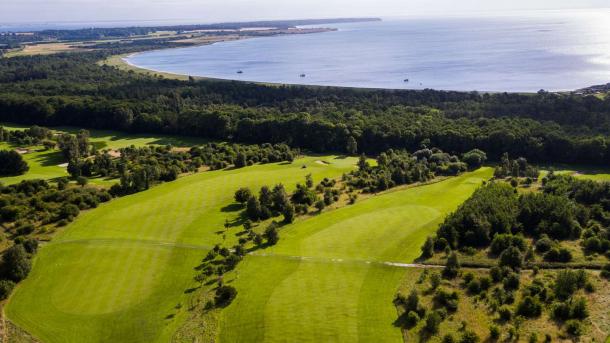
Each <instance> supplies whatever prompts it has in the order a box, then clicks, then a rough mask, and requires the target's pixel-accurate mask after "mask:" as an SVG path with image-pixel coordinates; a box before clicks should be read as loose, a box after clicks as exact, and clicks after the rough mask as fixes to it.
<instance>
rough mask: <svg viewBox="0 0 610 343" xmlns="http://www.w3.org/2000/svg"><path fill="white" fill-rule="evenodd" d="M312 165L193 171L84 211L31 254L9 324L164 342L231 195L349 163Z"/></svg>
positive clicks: (215, 239)
mask: <svg viewBox="0 0 610 343" xmlns="http://www.w3.org/2000/svg"><path fill="white" fill-rule="evenodd" d="M319 159H320V157H308V158H303V159H298V160H296V161H295V162H294V163H292V164H287V163H280V164H268V165H257V166H253V167H248V168H243V169H234V170H228V171H227V170H225V171H213V172H205V173H200V174H196V175H193V176H188V177H184V178H181V179H179V180H177V181H174V182H170V183H165V184H162V185H159V186H157V187H154V188H152V189H151V190H148V191H146V192H142V193H138V194H135V195H132V196H128V197H124V198H120V199H117V200H114V201H112V202H110V203H108V204H104V205H102V206H100V207H99V208H98V209H95V210H92V211H89V212H87V213H83V214H82V215H81V216H79V217H78V219H77V220H76V221H75V222H74V223H73V224H71V225H70V226H68V227H67V228H66V229H65V230H64V231H63V232H60V233H59V234H58V235H57V236H56V238H55V239H54V240H53V241H52V242H51V243H48V244H46V245H44V246H43V247H42V248H41V249H40V252H39V253H38V255H37V256H36V259H35V261H34V268H33V270H32V272H31V274H30V276H29V277H28V278H27V279H26V280H25V281H24V282H23V283H21V284H20V285H19V286H18V287H17V289H16V290H15V292H14V293H13V295H12V296H11V298H10V300H9V303H8V305H7V306H6V308H5V311H6V314H7V316H8V318H9V319H11V320H12V321H13V322H15V323H16V324H17V325H19V326H21V327H23V328H24V329H26V330H27V331H28V332H30V333H32V334H33V335H35V336H36V337H38V338H40V339H41V340H42V341H44V342H155V341H157V342H167V341H169V340H170V337H171V335H172V334H173V332H175V330H176V328H178V327H179V326H180V325H181V324H182V323H183V321H184V319H185V318H186V317H187V316H188V303H189V299H190V297H191V293H190V292H189V291H187V290H188V289H190V288H192V287H194V286H196V282H195V281H193V277H194V276H195V275H196V271H195V270H194V269H193V268H194V267H195V266H197V265H198V264H199V261H200V260H201V259H202V258H203V257H204V256H205V254H206V252H207V250H208V249H209V248H210V247H211V246H212V245H214V244H216V243H219V242H222V241H223V235H222V230H223V224H224V222H225V219H226V218H234V217H235V216H236V215H237V212H231V211H233V210H231V208H227V205H230V204H231V203H232V201H233V200H232V197H233V193H234V191H235V190H236V189H238V188H239V187H242V186H250V187H252V188H255V187H259V186H261V185H263V184H270V185H273V184H274V183H275V182H280V181H281V182H283V183H284V184H285V185H286V186H287V188H288V189H292V188H294V185H295V183H296V182H302V181H303V180H304V178H305V175H307V174H309V173H311V174H312V175H313V177H314V178H315V179H316V180H320V179H321V178H323V177H333V178H334V177H338V176H340V175H341V174H342V173H343V172H346V171H349V170H351V169H352V168H354V164H355V163H356V159H355V158H334V157H327V158H324V159H325V160H326V161H329V162H330V164H329V165H326V164H321V163H317V162H316V161H318V160H319ZM304 165H305V166H307V168H302V166H304ZM237 230H241V229H240V228H233V229H231V231H233V232H232V233H231V234H227V235H226V239H227V242H225V245H226V246H231V245H232V244H234V243H235V242H236V241H237V237H236V236H235V235H234V233H236V232H237Z"/></svg>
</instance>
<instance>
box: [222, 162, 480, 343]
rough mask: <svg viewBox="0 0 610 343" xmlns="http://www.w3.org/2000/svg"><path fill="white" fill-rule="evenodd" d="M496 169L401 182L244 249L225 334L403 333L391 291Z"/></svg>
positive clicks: (319, 337) (366, 336) (273, 337)
mask: <svg viewBox="0 0 610 343" xmlns="http://www.w3.org/2000/svg"><path fill="white" fill-rule="evenodd" d="M491 175H492V170H491V169H490V168H484V169H481V170H479V171H476V172H473V173H467V174H464V175H462V176H459V177H455V178H451V179H448V180H445V181H442V182H439V183H436V184H432V185H426V186H420V187H411V188H408V189H403V190H396V191H392V192H389V193H387V194H383V195H380V196H376V197H373V198H369V199H367V200H364V201H362V202H359V203H357V204H356V205H353V206H349V207H344V208H341V209H339V210H336V211H330V212H326V213H323V214H321V215H319V216H317V217H313V218H310V219H307V220H303V221H300V222H297V223H296V224H294V225H292V226H290V227H288V228H287V229H285V230H283V231H282V233H281V235H282V239H281V240H280V243H279V244H278V245H277V246H275V247H273V248H271V249H267V250H263V251H258V252H256V253H255V254H254V255H250V256H247V257H246V259H245V261H244V262H242V264H240V266H239V267H238V275H236V276H235V281H234V282H233V285H234V286H235V287H237V289H238V291H239V293H238V294H239V295H238V297H237V299H236V300H235V301H234V302H233V304H231V305H230V306H229V307H228V308H227V309H226V310H225V311H224V312H223V313H222V318H221V323H220V330H221V331H220V341H221V342H236V341H248V342H261V341H268V342H279V341H298V342H331V341H335V342H336V341H341V342H355V341H364V342H383V341H389V342H399V341H401V333H400V329H398V328H397V327H395V326H394V325H393V322H394V320H395V319H396V316H397V315H396V309H395V308H394V306H393V304H392V299H393V297H394V296H395V294H396V290H397V289H398V286H399V284H400V281H401V279H402V278H403V277H404V275H405V269H404V268H402V267H399V266H392V265H388V264H386V262H400V263H410V262H413V261H414V260H415V259H416V258H417V257H418V256H419V255H420V247H421V245H422V243H423V242H424V240H425V239H426V237H427V236H428V235H430V234H432V233H433V232H434V231H435V230H436V227H437V224H438V223H439V222H440V221H442V220H443V219H444V217H445V215H446V214H447V213H449V212H450V211H453V210H455V209H456V208H457V207H458V205H459V204H460V203H462V202H463V201H464V200H466V199H467V198H468V197H469V196H470V195H471V194H472V192H473V191H474V190H475V189H476V188H477V187H478V186H479V185H480V184H481V183H482V181H483V180H486V179H489V178H490V177H491Z"/></svg>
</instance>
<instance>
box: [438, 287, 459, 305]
mask: <svg viewBox="0 0 610 343" xmlns="http://www.w3.org/2000/svg"><path fill="white" fill-rule="evenodd" d="M433 299H434V301H435V302H436V303H437V304H438V305H439V306H443V307H444V308H446V309H447V310H449V311H456V310H457V308H458V302H459V296H458V294H457V292H455V291H454V292H451V293H449V292H448V291H446V290H444V289H442V288H439V289H437V290H436V293H435V294H434V298H433Z"/></svg>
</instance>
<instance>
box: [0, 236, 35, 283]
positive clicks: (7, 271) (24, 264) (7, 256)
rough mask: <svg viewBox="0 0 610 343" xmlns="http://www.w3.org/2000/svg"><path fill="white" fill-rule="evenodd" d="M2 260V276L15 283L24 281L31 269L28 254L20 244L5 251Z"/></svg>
mask: <svg viewBox="0 0 610 343" xmlns="http://www.w3.org/2000/svg"><path fill="white" fill-rule="evenodd" d="M2 260H3V261H2V275H4V277H6V278H8V279H10V280H12V281H15V282H19V281H21V280H23V279H25V277H26V276H28V274H29V273H30V269H31V268H32V264H31V262H30V260H29V257H28V254H27V252H26V251H25V248H24V247H23V245H21V244H15V245H13V246H12V247H10V248H9V249H8V250H6V251H5V252H4V255H3V257H2Z"/></svg>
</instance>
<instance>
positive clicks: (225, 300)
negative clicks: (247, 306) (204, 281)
mask: <svg viewBox="0 0 610 343" xmlns="http://www.w3.org/2000/svg"><path fill="white" fill-rule="evenodd" d="M236 296H237V290H236V289H235V288H234V287H232V286H226V285H225V286H220V287H218V289H216V297H215V298H214V302H215V304H216V306H218V307H226V306H228V305H229V304H231V302H232V301H233V299H235V297H236Z"/></svg>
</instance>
